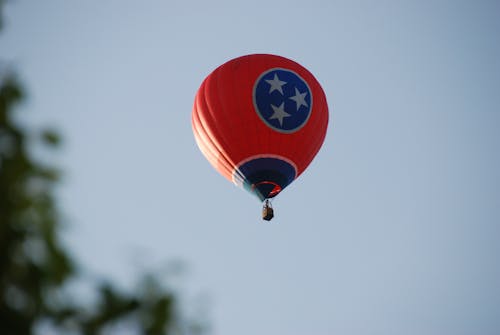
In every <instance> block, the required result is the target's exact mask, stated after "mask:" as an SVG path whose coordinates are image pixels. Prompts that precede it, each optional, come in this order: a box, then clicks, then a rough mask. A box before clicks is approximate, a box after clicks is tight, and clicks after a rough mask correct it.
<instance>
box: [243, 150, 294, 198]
mask: <svg viewBox="0 0 500 335" xmlns="http://www.w3.org/2000/svg"><path fill="white" fill-rule="evenodd" d="M236 174H237V176H234V177H233V179H235V180H240V181H241V184H242V186H243V187H245V188H246V189H247V190H249V191H251V192H252V193H255V195H257V197H259V199H260V200H264V199H267V198H272V197H275V196H276V195H278V193H280V192H281V191H282V190H283V189H284V188H285V187H287V186H288V185H289V184H290V183H291V182H292V181H293V180H294V179H295V177H296V175H297V172H296V168H295V167H294V166H293V165H292V163H291V162H287V161H286V160H284V159H280V158H276V157H257V158H254V159H251V160H248V161H245V162H244V163H242V164H240V166H239V167H238V168H237V169H236V170H235V175H236Z"/></svg>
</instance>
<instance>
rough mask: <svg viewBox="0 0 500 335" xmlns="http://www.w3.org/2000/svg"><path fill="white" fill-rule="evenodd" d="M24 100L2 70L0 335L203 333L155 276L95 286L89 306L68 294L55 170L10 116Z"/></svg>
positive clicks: (51, 142)
mask: <svg viewBox="0 0 500 335" xmlns="http://www.w3.org/2000/svg"><path fill="white" fill-rule="evenodd" d="M3 3H4V1H3V0H0V29H1V24H2V4H3ZM0 66H1V63H0ZM23 98H24V94H23V89H22V87H21V86H20V85H19V83H18V82H17V80H16V79H15V76H14V75H8V74H6V70H5V69H2V68H0V334H2V335H25V334H36V331H37V329H40V324H43V325H48V327H49V329H50V333H51V334H82V335H95V334H110V329H113V327H114V326H116V325H117V324H118V325H119V324H122V325H126V326H127V327H128V329H129V331H127V334H129V333H130V330H133V331H135V332H136V333H137V334H187V333H190V334H194V333H196V334H199V333H201V332H202V329H203V328H200V327H199V325H197V324H194V325H193V324H187V322H186V321H185V320H182V319H181V318H180V316H179V314H178V311H177V309H178V307H177V305H178V303H177V300H176V299H175V295H174V294H173V292H170V291H168V290H165V289H164V288H163V287H162V286H161V285H160V282H159V281H158V280H157V279H156V278H155V277H154V276H152V275H143V279H142V285H141V286H139V288H138V289H137V290H136V291H135V292H122V291H119V290H118V289H116V288H115V286H116V285H113V283H111V282H106V281H105V282H102V283H98V284H96V286H97V300H96V302H95V303H94V304H91V305H90V306H89V305H82V304H79V303H78V302H73V301H72V299H69V297H70V296H74V295H75V294H72V295H71V292H68V289H67V287H66V286H65V284H66V283H67V282H68V281H69V280H70V279H73V278H76V277H77V275H78V273H77V271H76V267H75V265H74V264H75V263H74V261H73V259H72V258H71V257H70V256H69V253H68V252H67V251H66V250H65V248H64V246H63V244H62V243H61V240H60V238H59V235H58V232H59V227H60V225H61V223H62V221H61V216H60V214H59V210H58V207H57V203H56V198H55V197H54V187H55V186H56V185H57V182H58V180H59V174H60V173H59V171H58V170H56V169H55V168H54V167H52V166H47V165H44V164H42V163H40V162H38V161H36V160H35V159H34V158H33V157H32V155H31V154H30V150H29V148H30V147H31V146H32V145H33V144H35V143H32V142H30V141H31V140H28V139H31V137H29V136H28V135H29V133H30V132H29V131H28V130H27V129H25V128H23V127H22V126H20V125H19V124H17V123H16V122H15V119H14V117H13V116H14V112H15V108H14V107H15V105H16V104H18V103H19V102H21V101H22V99H23ZM38 140H39V141H40V142H41V143H43V144H44V145H45V146H46V147H47V148H49V149H54V148H56V147H57V146H58V144H59V143H60V141H61V140H60V137H59V135H58V134H57V133H56V132H54V131H50V130H46V131H44V132H42V134H41V138H38Z"/></svg>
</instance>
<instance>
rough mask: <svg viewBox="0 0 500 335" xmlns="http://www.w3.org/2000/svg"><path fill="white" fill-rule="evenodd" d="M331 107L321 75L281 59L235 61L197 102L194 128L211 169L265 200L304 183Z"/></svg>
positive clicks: (266, 207) (268, 210) (269, 212)
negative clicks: (302, 179)
mask: <svg viewBox="0 0 500 335" xmlns="http://www.w3.org/2000/svg"><path fill="white" fill-rule="evenodd" d="M327 126H328V105H327V101H326V97H325V93H324V92H323V89H322V88H321V86H320V84H319V83H318V81H317V80H316V79H315V78H314V76H313V75H312V74H311V73H310V72H309V71H308V70H307V69H306V68H304V67H303V66H301V65H300V64H298V63H296V62H294V61H292V60H290V59H287V58H284V57H281V56H276V55H269V54H252V55H246V56H242V57H238V58H235V59H232V60H230V61H228V62H226V63H224V64H222V65H221V66H219V67H218V68H217V69H215V70H214V71H213V72H212V73H211V74H209V75H208V76H207V78H205V80H204V81H203V83H202V84H201V86H200V88H199V89H198V91H197V93H196V97H195V102H194V107H193V112H192V128H193V133H194V137H195V140H196V143H197V144H198V147H199V148H200V150H201V152H202V153H203V155H204V156H205V157H206V159H207V160H208V161H209V162H210V164H211V165H212V166H213V167H214V168H215V169H216V170H217V171H218V172H219V173H220V174H222V175H223V176H224V177H226V178H227V179H228V180H229V181H231V182H233V183H235V184H236V185H238V186H241V187H243V188H245V189H247V190H248V191H249V192H251V193H253V194H255V195H256V196H257V197H258V198H259V199H260V200H261V201H263V203H264V204H263V219H265V220H270V219H272V217H273V216H274V212H273V209H272V206H271V203H270V201H269V200H270V199H271V198H273V197H276V196H277V195H278V194H279V193H280V192H282V191H283V190H284V189H285V188H286V187H287V186H288V185H290V183H292V182H293V181H294V180H295V179H297V178H298V177H299V176H300V175H301V174H302V172H304V170H305V169H306V168H307V167H308V165H309V164H310V163H311V161H312V160H313V158H314V157H315V155H316V154H317V152H318V151H319V149H320V147H321V145H322V144H323V141H324V139H325V135H326V130H327Z"/></svg>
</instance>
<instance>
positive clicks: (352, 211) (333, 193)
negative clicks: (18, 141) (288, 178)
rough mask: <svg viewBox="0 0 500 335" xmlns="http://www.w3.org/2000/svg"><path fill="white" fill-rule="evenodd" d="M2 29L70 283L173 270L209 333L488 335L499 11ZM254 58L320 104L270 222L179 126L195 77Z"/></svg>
mask: <svg viewBox="0 0 500 335" xmlns="http://www.w3.org/2000/svg"><path fill="white" fill-rule="evenodd" d="M5 21H6V22H5V29H4V30H3V32H2V35H0V57H1V58H2V59H8V60H10V61H11V63H12V64H13V65H14V66H15V67H16V68H17V69H18V72H19V74H20V77H21V79H22V81H23V82H24V84H25V85H26V88H27V90H28V100H27V101H26V102H25V103H24V104H23V106H22V107H21V108H20V111H22V119H23V120H25V122H28V123H29V124H32V125H35V126H40V125H54V126H55V127H56V128H57V129H59V130H60V132H61V133H62V135H63V136H64V139H65V144H64V147H63V149H62V150H61V151H60V152H59V153H58V154H56V155H51V156H50V159H51V160H53V162H54V163H56V164H58V165H60V166H62V168H63V169H64V171H65V178H64V182H63V183H62V185H61V187H60V188H59V198H60V200H61V208H62V210H63V212H64V215H65V217H66V218H67V221H68V224H67V226H66V230H65V239H66V241H67V244H68V246H69V247H70V248H71V250H72V251H73V252H74V254H75V256H76V257H77V259H78V260H79V261H80V263H81V264H82V265H83V267H84V268H86V269H87V270H88V273H91V275H90V276H91V277H92V276H94V275H95V276H107V277H111V278H113V279H116V280H117V282H118V283H120V285H123V286H128V285H132V283H133V282H134V278H135V276H136V273H137V272H138V270H142V269H150V268H159V267H162V266H163V264H165V263H168V262H169V261H171V260H181V261H183V262H184V263H185V264H186V266H187V269H188V270H187V272H186V274H185V275H184V276H183V277H182V278H181V279H182V280H181V284H177V285H178V287H179V289H180V291H181V294H182V296H183V299H184V301H185V304H186V305H189V306H193V305H195V301H196V300H197V299H198V298H199V297H202V298H203V299H202V300H204V302H203V304H205V305H207V306H208V308H207V311H206V312H205V315H206V317H207V318H208V319H209V320H210V321H211V324H212V333H213V334H217V335H234V334H238V335H254V334H263V335H276V334H278V335H303V334H313V335H330V334H349V335H366V334H370V335H391V334H398V335H399V334H405V335H421V334H425V335H443V334H450V335H477V334H481V335H498V334H500V262H499V255H500V157H499V156H500V39H499V36H500V2H499V1H430V0H429V1H428V0H425V1H326V0H325V1H319V0H310V1H292V0H290V1H267V0H266V1H265V0H256V1H244V2H242V1H184V0H177V1H159V0H158V1H145V2H144V1H143V2H139V1H118V0H112V1H111V0H108V1H90V0H89V1H78V2H76V1H63V0H58V1H56V0H48V1H26V0H24V1H23V0H19V1H11V2H9V4H8V5H7V6H6V12H5ZM256 52H258V53H274V54H279V55H282V56H285V57H288V58H291V59H293V60H295V61H297V62H299V63H301V64H302V65H304V66H305V67H307V68H308V69H309V70H310V71H311V72H312V73H313V74H314V75H315V76H316V78H317V79H318V80H319V81H320V83H321V84H322V85H323V88H324V90H325V92H326V95H327V98H328V101H329V105H330V109H331V110H330V113H331V114H330V117H331V119H330V120H331V122H330V125H329V132H328V135H327V138H326V141H325V144H324V146H323V148H322V149H321V151H320V152H319V154H318V156H317V157H316V159H315V160H314V162H313V163H312V164H311V166H310V167H309V169H308V171H307V172H306V173H304V174H303V175H302V176H301V177H300V178H299V179H298V180H296V182H295V183H294V184H292V185H291V186H290V187H289V188H287V189H286V190H285V192H283V193H282V194H281V195H280V196H279V197H278V198H277V199H276V200H275V202H274V205H275V209H276V217H275V219H273V221H271V224H268V223H265V222H263V221H262V220H261V219H260V203H259V202H258V201H257V200H256V199H255V198H254V197H253V196H251V195H250V194H248V193H246V192H244V191H242V190H240V189H238V188H236V187H234V186H233V185H231V184H230V183H228V182H227V181H226V180H225V179H224V178H222V177H221V176H219V175H218V174H217V173H216V172H215V171H214V170H213V169H212V168H211V166H210V165H209V164H208V163H207V162H206V161H205V159H204V157H203V156H202V155H201V153H200V152H199V151H198V149H197V147H196V145H195V142H194V139H193V135H192V132H191V125H190V117H191V107H192V104H193V99H194V95H195V92H196V90H197V88H198V86H199V85H200V83H201V81H202V80H203V79H204V78H205V76H206V75H208V74H209V73H210V72H211V71H212V70H213V69H214V68H215V67H217V66H218V65H220V64H222V63H223V62H225V61H227V60H229V59H231V58H234V57H237V56H241V55H244V54H248V53H256Z"/></svg>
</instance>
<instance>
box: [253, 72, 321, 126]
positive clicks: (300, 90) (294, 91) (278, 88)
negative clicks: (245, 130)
mask: <svg viewBox="0 0 500 335" xmlns="http://www.w3.org/2000/svg"><path fill="white" fill-rule="evenodd" d="M253 103H254V107H255V110H256V112H257V114H258V115H259V117H260V118H261V120H262V121H264V123H265V124H266V125H268V126H269V127H271V128H272V129H274V130H276V131H279V132H282V133H293V132H295V131H297V130H299V129H300V128H302V127H303V126H304V125H305V124H306V122H307V120H308V119H309V116H310V115H311V110H312V103H313V99H312V95H311V89H310V88H309V85H308V84H307V82H306V81H305V80H304V79H302V78H301V77H300V76H299V75H298V74H297V73H295V72H293V71H291V70H287V69H282V68H274V69H270V70H268V71H266V72H264V73H263V74H262V75H260V77H259V78H258V79H257V81H256V82H255V85H254V89H253Z"/></svg>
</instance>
